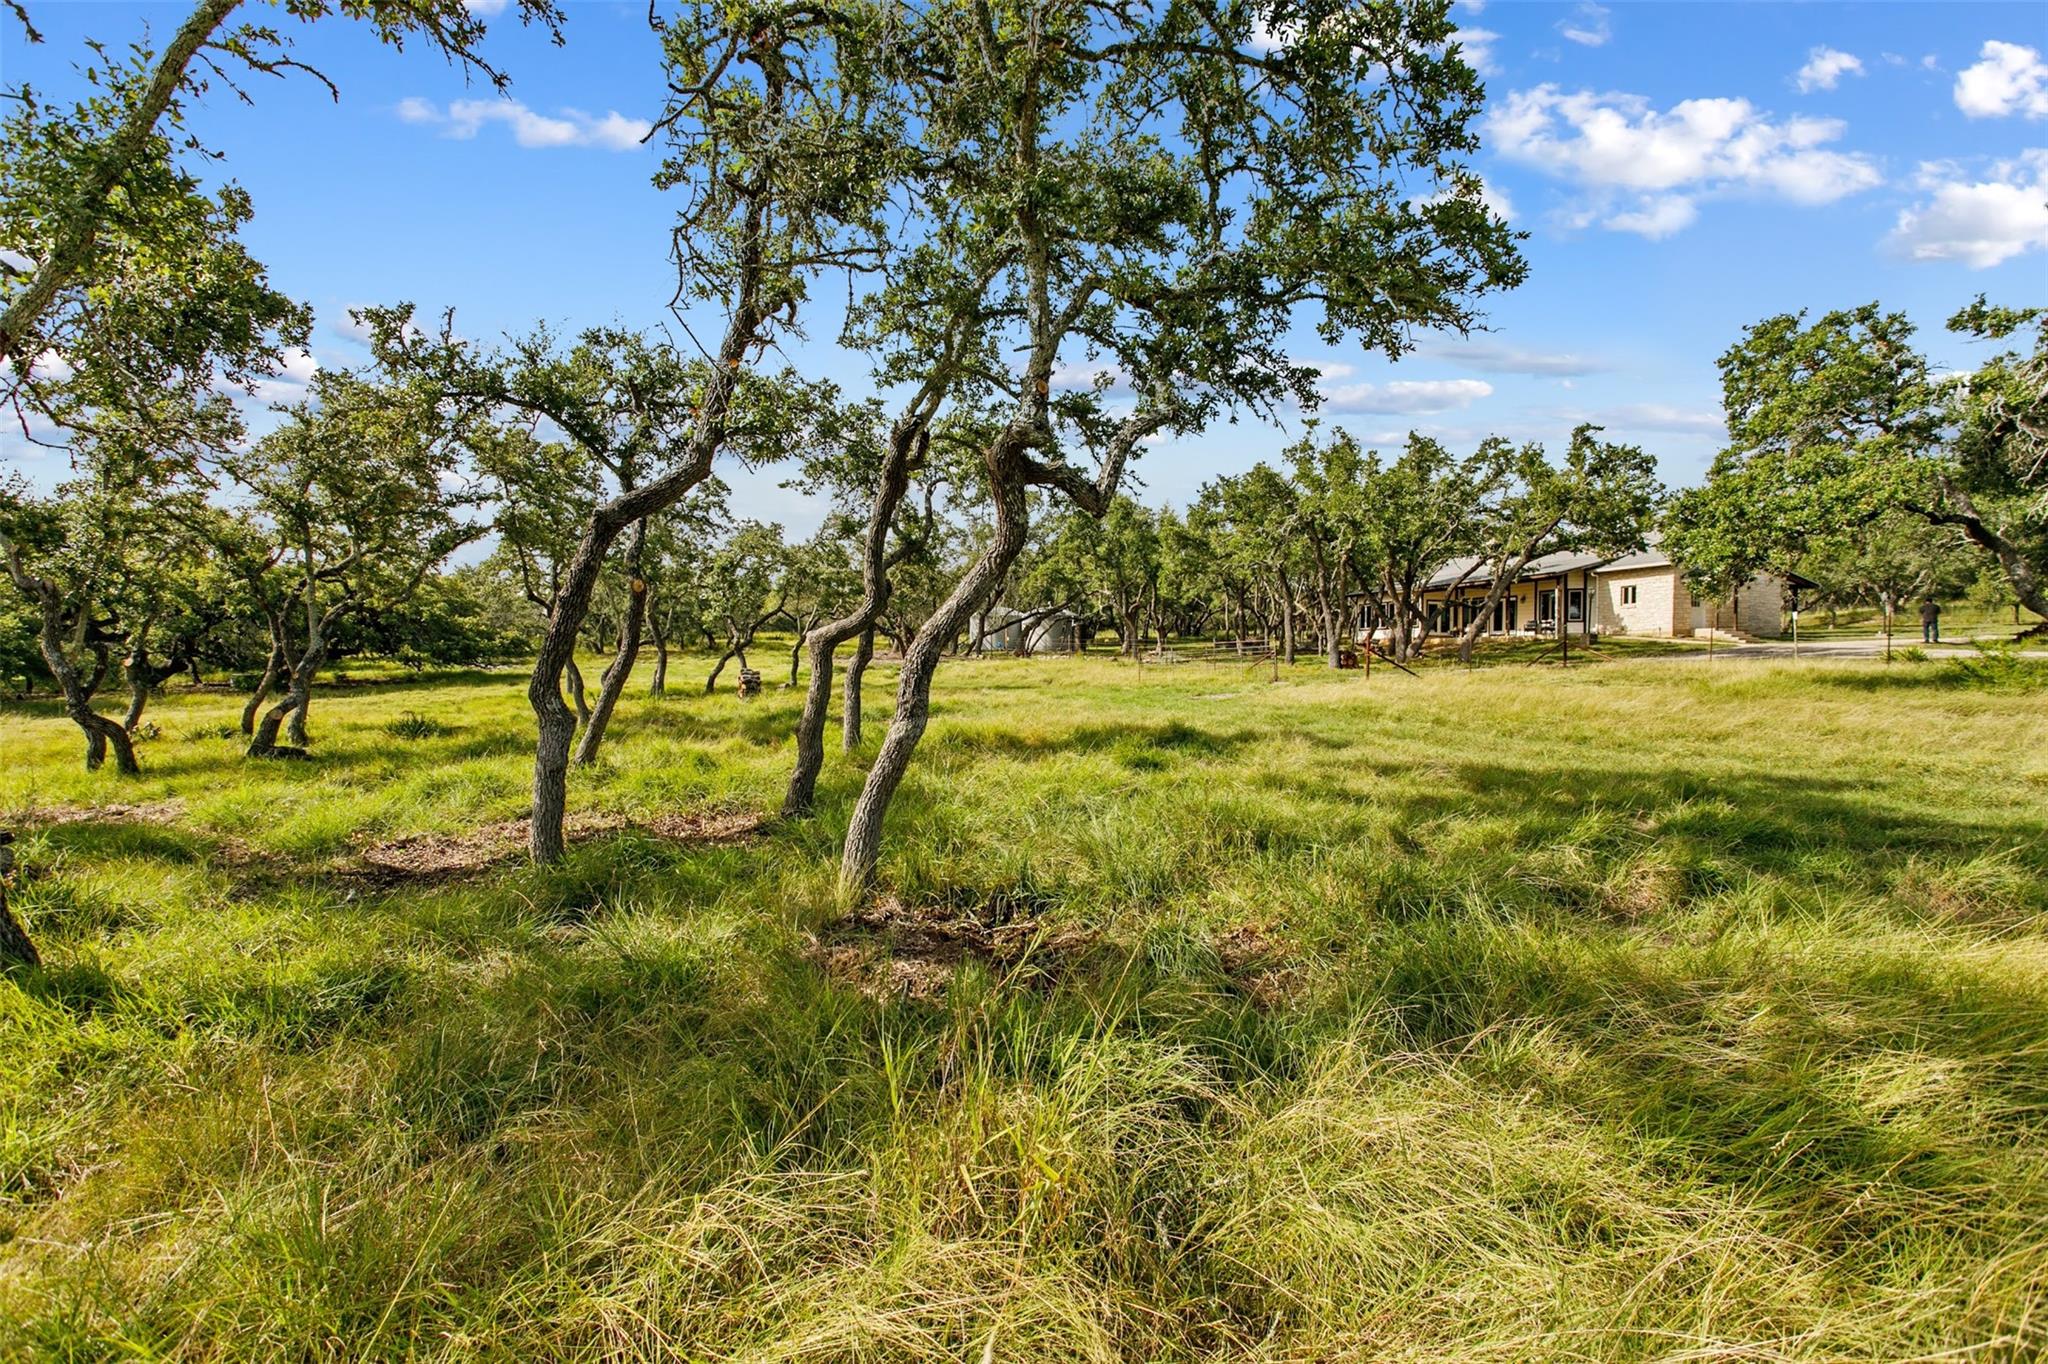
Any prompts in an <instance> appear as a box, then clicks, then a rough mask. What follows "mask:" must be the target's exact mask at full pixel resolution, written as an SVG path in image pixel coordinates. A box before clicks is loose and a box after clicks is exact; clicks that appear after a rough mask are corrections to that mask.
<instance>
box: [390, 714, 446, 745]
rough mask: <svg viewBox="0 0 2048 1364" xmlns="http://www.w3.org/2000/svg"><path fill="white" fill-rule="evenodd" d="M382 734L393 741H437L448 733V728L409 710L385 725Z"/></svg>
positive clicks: (437, 721)
mask: <svg viewBox="0 0 2048 1364" xmlns="http://www.w3.org/2000/svg"><path fill="white" fill-rule="evenodd" d="M384 732H385V733H386V734H389V735H390V736H391V737H392V738H394V739H437V738H439V737H440V736H442V735H443V734H446V733H447V732H448V726H446V725H444V724H442V723H441V722H440V721H439V720H434V719H430V718H429V717H427V716H425V715H422V714H420V713H419V712H418V711H416V710H409V711H407V712H406V713H405V714H403V715H401V716H399V717H398V718H397V719H396V720H392V721H389V722H388V723H386V724H385V726H384Z"/></svg>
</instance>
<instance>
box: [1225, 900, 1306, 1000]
mask: <svg viewBox="0 0 2048 1364" xmlns="http://www.w3.org/2000/svg"><path fill="white" fill-rule="evenodd" d="M1214 946H1215V948H1216V959H1217V961H1218V962H1220V963H1221V964H1222V966H1223V972H1224V974H1225V975H1227V976H1229V977H1230V979H1231V980H1232V982H1234V983H1235V984H1236V985H1237V987H1238V988H1239V989H1241V990H1243V991H1244V992H1245V994H1246V996H1248V997H1249V998H1250V999H1251V1001H1252V1003H1254V1004H1256V1005H1258V1006H1259V1007H1260V1008H1262V1009H1270V1008H1273V1007H1275V1006H1277V1005H1280V1004H1284V1003H1286V1002H1287V1001H1288V1000H1289V999H1291V998H1293V997H1294V995H1296V994H1297V993H1299V991H1300V989H1301V984H1302V980H1303V972H1302V964H1301V961H1300V960H1299V959H1298V958H1297V957H1296V956H1295V955H1294V953H1293V951H1292V950H1291V949H1290V948H1289V947H1288V945H1287V943H1286V941H1285V940H1284V939H1282V938H1281V937H1280V936H1279V935H1278V934H1277V932H1276V931H1275V929H1274V927H1273V925H1271V924H1268V923H1262V922H1255V923H1247V924H1237V925H1235V926H1233V927H1231V928H1228V929H1225V930H1224V931H1223V932H1222V933H1219V934H1218V935H1217V936H1216V939H1215V943H1214Z"/></svg>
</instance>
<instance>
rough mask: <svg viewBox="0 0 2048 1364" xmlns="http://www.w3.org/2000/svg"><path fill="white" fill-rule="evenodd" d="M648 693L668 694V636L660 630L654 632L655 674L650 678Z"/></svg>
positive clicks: (654, 694) (651, 694) (652, 694)
mask: <svg viewBox="0 0 2048 1364" xmlns="http://www.w3.org/2000/svg"><path fill="white" fill-rule="evenodd" d="M647 694H648V695H649V696H666V695H668V636H667V635H666V634H664V633H663V632H662V631H660V630H656V631H655V632H654V676H653V677H652V678H650V679H648V683H647Z"/></svg>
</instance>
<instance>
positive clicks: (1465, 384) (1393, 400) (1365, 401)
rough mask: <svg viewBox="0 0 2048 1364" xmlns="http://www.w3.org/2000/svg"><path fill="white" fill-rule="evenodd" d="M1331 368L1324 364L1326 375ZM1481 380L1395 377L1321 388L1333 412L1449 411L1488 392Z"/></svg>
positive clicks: (1325, 402)
mask: <svg viewBox="0 0 2048 1364" xmlns="http://www.w3.org/2000/svg"><path fill="white" fill-rule="evenodd" d="M1331 368H1332V367H1325V369H1324V374H1325V375H1326V376H1327V375H1329V373H1330V369H1331ZM1492 392H1493V385H1492V384H1489V383H1487V382H1486V381H1485V380H1484V379H1394V380H1391V381H1389V382H1388V383H1385V384H1333V385H1328V386H1325V387H1323V388H1322V398H1323V406H1324V407H1325V408H1327V409H1328V410H1330V411H1332V412H1401V413H1429V412H1449V411H1451V410H1452V409H1454V408H1460V407H1470V406H1471V405H1472V404H1473V403H1475V402H1477V401H1479V399H1481V398H1484V397H1487V396H1489V395H1491V394H1492Z"/></svg>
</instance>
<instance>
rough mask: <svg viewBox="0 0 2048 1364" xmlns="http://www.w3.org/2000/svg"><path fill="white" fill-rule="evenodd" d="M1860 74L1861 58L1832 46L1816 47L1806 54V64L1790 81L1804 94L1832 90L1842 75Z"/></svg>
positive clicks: (1861, 69)
mask: <svg viewBox="0 0 2048 1364" xmlns="http://www.w3.org/2000/svg"><path fill="white" fill-rule="evenodd" d="M1862 74H1863V59H1862V58H1860V57H1854V56H1851V55H1850V54H1849V53H1847V52H1838V51H1836V50H1835V49H1834V48H1832V47H1816V48H1815V49H1813V51H1811V52H1809V53H1807V54H1806V65H1804V66H1802V67H1800V68H1799V72H1798V74H1797V75H1795V76H1794V77H1793V78H1792V81H1793V83H1794V84H1795V85H1797V86H1798V87H1799V93H1801V94H1803V95H1804V94H1811V93H1813V92H1814V91H1815V90H1832V89H1834V88H1835V86H1836V85H1838V84H1840V83H1841V80H1842V77H1844V76H1860V75H1862Z"/></svg>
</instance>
